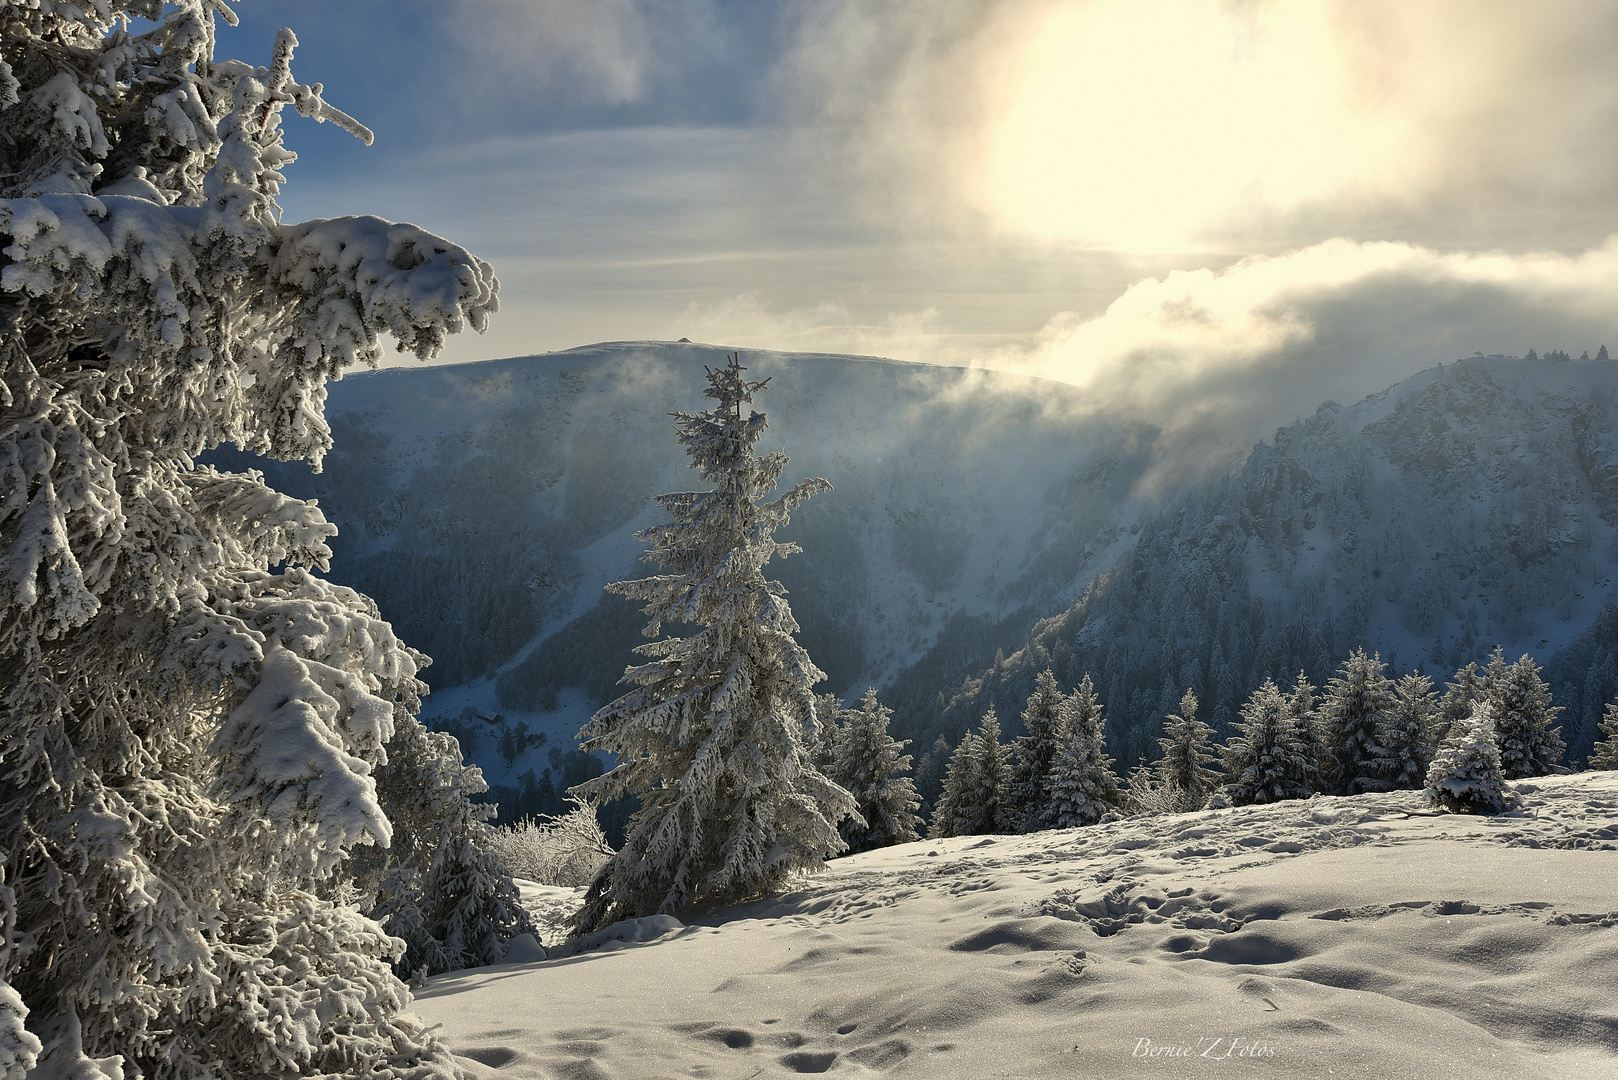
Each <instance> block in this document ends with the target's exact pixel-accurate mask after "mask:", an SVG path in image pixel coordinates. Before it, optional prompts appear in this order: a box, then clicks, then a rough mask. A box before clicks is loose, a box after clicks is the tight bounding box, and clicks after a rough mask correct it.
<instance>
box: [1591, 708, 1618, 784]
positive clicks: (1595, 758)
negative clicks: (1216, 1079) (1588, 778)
mask: <svg viewBox="0 0 1618 1080" xmlns="http://www.w3.org/2000/svg"><path fill="white" fill-rule="evenodd" d="M1596 728H1597V730H1599V731H1600V732H1601V737H1600V738H1599V739H1597V740H1596V743H1595V745H1594V746H1592V747H1591V748H1590V768H1592V769H1618V703H1614V704H1609V705H1608V706H1607V708H1606V711H1605V712H1604V713H1603V715H1602V717H1601V722H1600V723H1599V724H1597V725H1596Z"/></svg>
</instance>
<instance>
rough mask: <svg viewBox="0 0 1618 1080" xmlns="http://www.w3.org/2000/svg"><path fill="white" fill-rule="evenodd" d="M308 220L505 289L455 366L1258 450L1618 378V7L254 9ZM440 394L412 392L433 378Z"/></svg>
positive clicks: (296, 192) (245, 51) (448, 5)
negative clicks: (1019, 404)
mask: <svg viewBox="0 0 1618 1080" xmlns="http://www.w3.org/2000/svg"><path fill="white" fill-rule="evenodd" d="M237 10H238V13H239V14H240V16H241V25H240V26H239V27H237V28H235V29H231V30H228V31H225V32H223V33H222V35H221V44H220V50H219V51H220V53H221V55H227V56H235V57H239V58H242V59H248V60H255V61H262V59H263V57H264V56H265V55H267V52H268V48H269V44H270V42H271V41H272V39H273V35H274V32H275V30H276V29H277V28H278V27H280V26H289V27H291V28H292V29H293V30H294V31H295V33H296V34H297V36H298V38H299V41H300V49H299V52H298V55H297V57H296V59H295V61H294V72H295V73H296V74H297V75H298V76H299V77H300V78H301V79H303V80H305V81H319V82H321V83H322V84H323V85H324V87H325V93H326V97H327V99H328V101H330V102H331V103H332V104H333V105H335V106H337V107H339V108H341V109H344V110H346V111H347V112H349V113H351V114H353V115H354V116H356V117H357V118H359V119H360V120H361V121H362V122H364V123H365V124H367V125H368V126H370V127H371V128H372V129H373V130H374V131H375V132H376V141H375V144H374V145H372V146H369V147H367V146H364V145H363V144H361V143H359V142H358V141H357V140H354V139H353V138H352V137H351V136H349V135H348V134H346V133H344V132H342V131H340V130H337V129H336V128H334V127H332V126H330V125H324V126H322V125H316V124H314V123H312V122H310V121H307V120H299V119H297V118H291V117H289V118H288V121H287V128H288V132H287V139H288V143H289V145H290V146H291V148H292V149H293V150H295V151H297V152H298V154H299V155H300V160H299V161H298V162H297V163H296V164H295V165H293V166H292V167H291V168H290V169H289V170H288V176H289V184H288V186H287V187H286V188H285V190H284V191H283V193H282V198H281V203H282V206H283V207H284V209H285V212H286V217H287V219H288V220H301V219H304V218H309V217H324V216H332V215H337V214H347V213H374V214H380V215H382V216H385V217H389V218H393V219H398V220H408V221H412V222H414V223H416V224H418V225H421V226H423V227H426V228H428V229H430V230H433V231H435V232H438V233H441V234H443V235H445V236H447V237H449V238H450V239H453V240H455V241H457V242H459V243H462V244H464V245H466V246H468V247H470V248H471V249H472V250H474V251H475V252H477V253H478V254H480V255H482V256H483V257H484V258H486V259H488V260H490V261H491V262H492V263H493V264H494V266H495V269H496V272H497V273H498V274H499V276H500V279H501V286H502V289H501V307H502V310H501V313H500V314H499V315H498V316H496V318H495V320H494V321H493V324H492V326H491V328H490V330H489V332H488V334H487V335H485V336H483V337H475V336H467V337H465V338H462V339H455V340H452V342H451V344H450V346H449V347H448V348H447V349H446V351H445V354H444V356H443V358H442V359H443V360H445V361H465V360H476V359H486V358H494V357H502V356H513V355H524V354H529V353H536V352H544V351H549V350H557V349H565V348H569V347H572V346H576V345H583V344H588V343H592V342H597V341H606V340H626V339H664V340H667V339H675V338H679V337H689V338H692V339H694V340H697V341H706V342H710V343H715V344H724V345H736V346H741V347H758V348H779V349H800V350H811V351H836V352H854V353H866V354H874V355H883V356H890V357H895V358H898V359H905V360H917V361H928V362H935V363H946V364H953V365H971V364H977V365H984V366H990V367H997V368H1003V369H1008V370H1018V371H1024V372H1027V373H1029V374H1035V375H1040V376H1043V377H1048V378H1055V379H1061V380H1063V381H1067V382H1072V383H1076V384H1078V385H1080V386H1083V387H1086V388H1087V389H1088V390H1089V391H1091V394H1092V396H1093V398H1094V400H1095V402H1096V407H1097V408H1099V409H1117V408H1126V409H1131V410H1135V411H1138V412H1141V413H1143V414H1145V415H1146V416H1148V417H1149V418H1151V419H1153V420H1156V421H1158V422H1160V423H1162V424H1163V425H1165V427H1168V428H1174V427H1180V428H1191V427H1197V426H1208V425H1213V426H1223V427H1224V428H1227V429H1229V430H1230V431H1232V432H1234V433H1235V435H1236V437H1238V438H1247V437H1248V436H1250V435H1253V434H1262V433H1263V432H1264V431H1265V430H1266V428H1267V427H1269V426H1270V425H1273V424H1275V423H1285V422H1288V421H1290V420H1291V419H1292V418H1293V415H1294V414H1302V413H1307V412H1309V411H1312V410H1313V408H1314V406H1315V405H1316V404H1317V403H1318V402H1320V401H1321V400H1322V399H1324V398H1328V397H1336V398H1338V399H1339V400H1353V399H1357V398H1358V397H1361V396H1363V395H1364V394H1366V393H1370V392H1372V391H1375V390H1378V389H1380V388H1381V387H1383V386H1385V385H1387V384H1389V383H1391V382H1394V381H1397V380H1398V379H1400V378H1403V377H1405V376H1406V375H1409V374H1411V373H1412V372H1414V371H1416V370H1419V369H1421V368H1423V367H1426V366H1430V365H1431V364H1433V363H1437V362H1440V361H1446V360H1453V359H1456V358H1458V357H1462V356H1467V355H1471V354H1473V353H1474V352H1482V353H1485V354H1495V353H1500V354H1506V355H1522V354H1524V353H1526V352H1527V350H1529V349H1530V348H1534V349H1537V350H1538V351H1539V352H1541V353H1543V352H1545V351H1548V350H1550V349H1565V350H1567V351H1569V352H1570V353H1571V354H1572V355H1573V356H1575V357H1577V356H1579V355H1580V354H1581V353H1582V352H1584V351H1586V350H1588V351H1589V352H1590V353H1591V354H1594V353H1595V352H1596V350H1597V349H1598V348H1599V346H1601V345H1602V344H1608V343H1610V344H1611V345H1612V346H1614V347H1618V326H1615V325H1614V318H1613V314H1612V313H1613V312H1614V311H1618V304H1615V301H1618V239H1613V238H1614V237H1615V235H1618V142H1615V138H1614V134H1613V133H1614V132H1618V68H1614V66H1613V65H1612V64H1611V63H1610V57H1611V56H1612V55H1614V54H1615V52H1618V7H1614V6H1611V5H1604V4H1591V3H1586V2H1582V0H1542V2H1538V3H1535V4H1532V5H1529V4H1518V3H1505V2H1493V0H1490V2H1478V0H1426V2H1424V3H1422V4H1409V3H1405V2H1397V0H1355V2H1353V3H1331V2H1318V3H1307V2H1271V0H1231V2H1220V0H918V2H914V3H906V4H893V3H889V2H885V0H816V2H814V3H792V4H759V3H756V2H754V0H437V2H434V3H426V2H422V0H388V2H386V3H383V2H381V0H344V2H343V3H337V4H333V3H326V2H318V3H317V2H314V0H259V2H254V0H242V2H241V3H240V4H239V5H238V6H237ZM410 362H414V361H410Z"/></svg>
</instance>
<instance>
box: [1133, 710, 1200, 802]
mask: <svg viewBox="0 0 1618 1080" xmlns="http://www.w3.org/2000/svg"><path fill="white" fill-rule="evenodd" d="M1166 719H1167V721H1168V722H1167V724H1166V731H1165V734H1164V737H1163V738H1161V739H1159V740H1157V745H1158V746H1159V747H1161V748H1162V750H1163V756H1162V757H1161V758H1159V759H1158V760H1157V767H1156V775H1155V777H1154V779H1155V780H1156V786H1157V787H1158V788H1159V789H1160V791H1161V794H1162V798H1161V801H1162V802H1163V803H1164V804H1165V809H1166V810H1167V812H1169V813H1186V812H1189V811H1191V810H1199V809H1201V808H1202V805H1203V804H1204V803H1206V802H1207V801H1208V796H1209V795H1211V794H1213V791H1214V789H1215V788H1216V787H1218V786H1219V775H1220V774H1219V770H1218V769H1217V768H1213V767H1211V766H1212V763H1213V762H1214V760H1215V756H1214V754H1213V753H1212V752H1211V751H1210V749H1209V746H1208V738H1209V736H1211V735H1212V734H1213V729H1212V728H1211V727H1209V726H1208V725H1207V724H1204V723H1203V722H1202V721H1201V720H1198V719H1197V695H1196V694H1195V693H1193V692H1192V691H1191V690H1190V689H1189V688H1187V690H1186V692H1185V694H1184V695H1183V696H1182V697H1181V698H1180V711H1179V712H1178V713H1170V714H1169V716H1168V717H1167V718H1166ZM1131 779H1133V774H1131Z"/></svg>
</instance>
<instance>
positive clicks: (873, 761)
mask: <svg viewBox="0 0 1618 1080" xmlns="http://www.w3.org/2000/svg"><path fill="white" fill-rule="evenodd" d="M892 716H893V710H892V709H889V708H888V707H887V706H885V705H883V704H881V703H880V702H878V701H877V699H876V688H875V687H874V686H873V687H871V688H870V689H868V690H866V691H865V697H863V698H862V699H861V700H860V706H859V708H857V709H850V710H849V711H848V713H847V720H846V722H845V724H844V727H843V732H842V735H841V737H840V738H839V739H838V740H837V760H836V762H835V763H834V764H833V766H832V774H831V775H832V778H833V779H835V780H836V781H837V782H838V783H839V784H841V785H842V786H843V787H844V788H846V789H847V790H848V793H849V794H850V795H852V796H854V804H855V807H856V808H857V810H858V811H859V817H858V818H853V817H850V818H845V819H844V820H843V822H842V825H841V830H842V834H843V840H844V842H846V843H847V844H848V850H849V851H850V852H856V851H871V850H873V849H875V848H882V847H891V846H892V845H894V844H908V843H909V842H910V841H912V840H916V839H919V838H920V833H918V832H917V829H918V828H919V827H920V825H921V818H919V817H917V816H916V810H917V809H918V808H919V807H920V806H921V800H920V799H919V798H917V797H916V785H915V782H914V781H912V780H911V778H910V777H909V776H906V775H905V774H906V773H908V772H909V771H910V755H909V754H906V753H903V752H902V751H903V750H904V748H905V746H906V745H907V744H906V743H903V742H900V741H898V740H897V739H895V738H893V737H892V736H891V735H889V734H888V721H889V720H890V719H891V718H892ZM861 819H863V820H864V824H863V825H862V824H860V820H861Z"/></svg>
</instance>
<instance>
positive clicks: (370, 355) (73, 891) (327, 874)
mask: <svg viewBox="0 0 1618 1080" xmlns="http://www.w3.org/2000/svg"><path fill="white" fill-rule="evenodd" d="M221 15H222V16H223V17H224V18H226V19H227V20H231V19H233V16H231V15H230V14H229V12H228V9H227V8H226V7H225V6H224V5H223V4H220V3H216V2H213V0H175V2H171V3H167V4H157V3H152V2H148V0H95V2H93V3H76V4H57V3H47V4H36V3H23V4H17V3H13V4H4V5H0V234H3V236H0V247H4V250H5V260H4V262H5V266H4V274H3V275H0V325H3V332H0V476H3V477H4V484H3V487H0V838H3V840H4V843H5V844H6V850H5V852H4V877H5V881H6V882H7V884H8V886H9V887H10V888H12V889H13V890H14V894H13V895H12V897H11V899H12V900H13V901H14V903H15V921H14V923H11V922H9V921H8V925H7V926H6V927H5V930H6V936H7V938H8V940H10V936H11V934H12V933H13V932H14V933H15V934H16V935H17V940H18V941H24V942H26V945H27V947H26V948H9V947H7V948H3V949H0V982H3V983H4V984H7V985H9V987H10V990H0V1012H4V1013H6V1014H8V1015H9V1016H12V1017H20V1016H21V1015H22V1013H23V1012H24V1011H25V1010H26V1012H27V1024H28V1027H29V1029H30V1030H32V1031H33V1032H34V1033H35V1034H36V1035H38V1036H40V1039H39V1042H40V1044H41V1046H40V1051H39V1053H40V1057H41V1060H40V1063H39V1069H40V1070H42V1075H61V1076H66V1075H70V1074H71V1075H76V1076H78V1077H79V1078H80V1080H90V1078H93V1077H94V1076H96V1075H97V1074H98V1073H99V1074H102V1075H112V1074H115V1073H116V1072H117V1071H118V1070H119V1069H122V1070H124V1072H125V1074H126V1075H130V1076H133V1075H136V1074H137V1073H138V1074H139V1075H142V1076H150V1077H162V1078H164V1080H190V1078H199V1080H200V1078H201V1077H209V1078H214V1080H234V1078H244V1077H260V1076H269V1075H274V1076H278V1077H292V1076H308V1075H359V1074H362V1073H363V1074H364V1075H366V1076H368V1077H370V1078H372V1080H382V1078H385V1077H405V1076H409V1077H412V1078H418V1080H419V1078H425V1077H431V1076H444V1077H447V1076H450V1075H453V1074H454V1073H455V1071H456V1066H455V1064H454V1061H453V1058H452V1057H451V1055H450V1054H449V1053H448V1052H447V1051H446V1050H445V1049H444V1048H443V1046H442V1044H440V1043H439V1042H438V1041H437V1040H436V1039H435V1038H434V1037H432V1036H431V1035H429V1034H428V1033H427V1032H425V1031H424V1030H423V1029H422V1028H421V1027H420V1026H419V1024H418V1022H417V1021H416V1020H415V1019H413V1018H412V1016H411V1015H410V1013H409V1012H408V1008H407V1007H408V1003H409V995H408V992H407V991H406V989H405V987H404V985H403V984H402V983H400V982H399V981H398V980H397V979H396V978H395V977H394V976H393V974H392V972H391V971H390V970H389V969H388V966H387V962H388V960H389V959H391V958H392V957H393V956H394V955H395V954H396V948H397V946H396V943H395V941H394V940H393V939H391V938H390V937H388V936H387V935H386V934H384V933H383V931H382V928H381V927H380V926H379V925H378V924H377V923H376V922H374V921H372V920H370V919H368V918H366V917H365V916H364V915H363V914H362V913H361V911H360V910H359V909H358V908H357V907H355V906H354V905H353V904H351V903H349V902H348V901H349V900H351V899H353V898H354V895H355V893H354V888H353V885H352V882H351V881H350V879H349V874H350V866H351V863H350V858H351V856H352V855H353V853H354V851H355V850H356V849H357V848H361V847H364V846H366V845H369V844H376V845H386V844H388V843H389V841H390V840H391V839H392V838H393V836H394V832H395V830H394V828H393V825H392V824H391V822H390V820H389V818H388V814H387V812H386V808H385V807H384V805H383V803H382V801H381V800H380V799H379V796H378V793H377V790H376V770H377V769H378V767H380V766H381V764H382V762H383V761H384V759H385V757H386V756H387V754H388V750H387V748H388V747H389V746H390V745H392V743H393V740H394V739H395V738H396V737H397V736H398V735H399V734H400V733H401V732H402V731H404V730H405V729H407V728H408V727H409V724H410V723H411V722H412V719H411V718H412V717H413V714H414V713H415V712H416V711H417V708H418V706H419V697H420V694H421V693H422V691H423V690H424V685H423V684H422V683H421V682H420V681H419V680H418V678H417V672H418V669H419V668H420V667H421V666H422V665H423V664H424V663H425V658H424V657H422V656H421V655H420V654H419V653H416V652H414V651H413V650H411V649H409V648H408V647H406V646H405V645H404V644H402V643H401V642H399V641H398V640H397V639H396V638H395V637H394V635H393V632H392V629H391V627H390V626H389V625H388V624H387V623H386V622H384V621H383V620H382V618H381V615H380V613H379V612H378V611H377V609H376V607H375V605H374V604H372V603H371V602H370V601H369V600H368V599H366V598H365V597H363V596H361V595H359V594H358V593H355V592H353V591H352V590H349V589H345V588H341V587H339V586H336V585H333V584H331V583H330V582H328V581H326V580H325V579H324V578H322V577H321V576H319V572H320V571H324V570H325V569H326V567H327V560H328V558H329V557H330V554H331V552H330V549H329V548H328V547H327V544H326V541H327V540H328V539H329V538H330V537H331V536H333V535H335V529H334V528H333V527H332V526H331V525H330V524H328V523H327V522H326V521H325V519H324V518H323V517H322V515H321V513H320V511H319V509H318V508H317V507H316V506H315V505H314V504H313V503H312V502H311V503H305V502H301V501H298V500H295V499H290V498H287V497H285V496H283V495H281V494H279V493H277V492H275V491H273V490H271V489H270V488H268V487H267V486H266V485H265V483H264V481H263V477H262V476H260V475H259V474H258V473H255V472H247V473H230V472H225V471H221V470H218V469H214V468H210V467H203V466H199V465H197V464H196V462H197V458H198V456H199V455H200V454H201V453H203V452H204V451H206V450H208V449H210V448H213V447H216V446H218V445H219V444H221V443H223V442H227V441H228V442H234V443H236V444H237V445H238V446H240V447H241V448H243V449H244V450H249V451H253V452H257V453H262V454H266V455H269V456H272V457H276V458H280V459H283V460H295V459H302V460H305V461H308V462H309V463H310V464H311V465H314V466H318V465H319V463H320V460H321V458H322V456H323V455H324V453H325V452H326V450H327V449H328V448H329V447H330V445H331V439H330V433H329V429H328V427H327V425H326V422H325V419H324V417H323V415H322V413H323V407H324V400H325V383H326V380H327V379H328V378H332V377H335V376H337V375H339V374H340V373H341V372H342V370H343V369H344V368H346V367H348V366H350V365H352V364H355V363H369V364H374V363H375V361H376V360H377V358H378V357H379V356H380V355H381V341H380V335H381V334H382V333H384V332H386V333H390V334H392V336H393V337H394V338H395V339H396V341H397V342H398V344H399V345H400V346H401V348H403V349H405V350H408V351H411V352H414V353H415V354H416V355H417V356H418V357H421V358H427V357H430V356H432V355H433V354H435V353H436V352H437V351H438V349H439V347H440V346H441V345H442V343H443V340H444V337H445V335H446V334H449V333H453V332H457V331H459V330H462V329H465V328H467V327H472V328H475V329H480V330H481V329H482V328H483V326H484V324H485V320H486V319H487V317H488V315H489V314H490V313H492V312H493V311H495V310H496V307H497V303H496V295H497V285H496V282H495V280H494V277H493V274H492V272H491V270H490V267H489V266H488V264H487V263H484V262H483V261H482V260H480V259H478V258H476V257H475V256H473V255H472V254H471V253H469V252H467V251H466V250H464V249H462V248H460V247H458V246H456V245H454V244H450V243H448V242H447V241H444V240H441V239H439V238H438V237H435V236H432V235H431V234H429V233H426V232H424V231H422V230H420V229H418V228H415V227H414V226H410V225H396V224H391V223H389V222H386V221H382V220H381V219H378V218H372V217H351V218H340V219H334V220H326V221H311V222H306V223H303V224H288V223H283V222H282V221H281V218H280V210H279V207H278V206H277V205H276V203H275V198H276V196H277V194H278V193H279V191H280V187H281V184H282V182H283V179H284V178H283V176H282V173H281V171H280V170H281V169H282V168H284V167H285V166H286V165H287V164H288V163H290V162H291V161H292V160H293V159H294V155H293V154H292V153H291V152H290V151H289V150H288V149H287V148H286V147H285V146H284V145H283V142H282V132H281V128H280V124H281V119H282V113H283V111H284V109H285V108H286V107H287V106H289V105H290V106H292V108H293V109H294V110H295V111H296V112H297V113H298V114H300V115H302V116H305V117H310V118H313V119H316V120H323V121H331V122H334V123H336V124H338V125H339V126H341V127H344V128H346V129H347V130H349V131H350V132H352V133H354V134H356V135H359V136H361V137H363V138H364V139H365V140H366V141H369V139H370V133H369V132H367V131H365V129H364V128H363V127H361V126H360V125H359V124H357V123H356V122H355V121H354V120H352V119H351V118H349V117H347V116H346V115H344V114H343V113H341V112H339V111H338V110H336V109H334V108H332V107H330V106H329V105H327V104H326V103H325V101H324V100H323V99H322V97H321V89H320V86H319V84H302V83H299V82H297V81H296V80H295V79H294V78H293V77H292V73H291V66H292V56H293V50H294V48H295V46H296V44H297V42H296V39H295V38H294V36H293V35H292V33H291V32H290V31H282V32H281V33H280V34H278V35H277V37H276V39H275V41H274V43H273V46H272V47H271V48H270V50H269V52H268V56H267V59H268V63H267V64H266V65H265V66H262V67H256V66H253V65H250V64H243V63H239V62H236V61H225V60H217V59H216V58H215V57H214V55H213V51H214V43H215V37H214V20H215V18H216V17H218V16H221ZM267 44H268V43H267ZM5 1024H10V1021H9V1020H7V1021H5ZM3 1027H4V1025H0V1028H3ZM13 1041H15V1040H13ZM30 1045H32V1044H30ZM25 1049H26V1048H25ZM6 1052H7V1053H9V1054H10V1055H11V1057H12V1061H11V1062H8V1069H7V1072H8V1074H9V1073H10V1071H11V1069H12V1068H13V1067H17V1066H18V1063H19V1062H23V1061H24V1060H25V1055H23V1054H21V1052H19V1051H17V1050H16V1048H15V1047H13V1048H10V1049H8V1050H7V1051H6ZM30 1052H31V1051H30Z"/></svg>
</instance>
